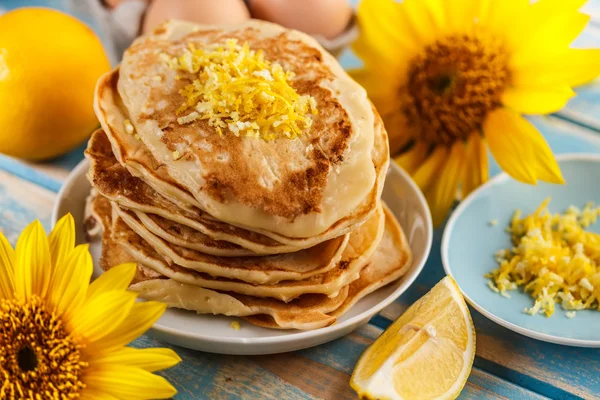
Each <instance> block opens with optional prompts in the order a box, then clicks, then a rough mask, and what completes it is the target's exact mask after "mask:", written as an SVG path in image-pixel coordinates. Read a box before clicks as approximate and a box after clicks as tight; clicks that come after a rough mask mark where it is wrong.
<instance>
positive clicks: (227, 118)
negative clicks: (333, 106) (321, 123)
mask: <svg viewBox="0 0 600 400" xmlns="http://www.w3.org/2000/svg"><path fill="white" fill-rule="evenodd" d="M161 59H162V60H163V62H165V63H166V64H167V65H168V66H169V67H170V68H172V69H174V70H177V71H185V72H188V73H192V74H197V78H196V79H194V80H193V81H192V82H191V83H190V84H188V85H186V86H185V87H184V88H183V89H181V91H180V94H181V95H182V96H183V97H185V102H184V103H183V104H182V105H181V107H179V109H178V110H177V113H178V114H183V113H185V114H184V115H182V116H181V117H179V118H178V119H177V122H178V123H179V124H181V125H184V124H189V123H192V122H194V121H197V120H208V124H209V125H210V126H212V127H215V129H216V131H217V132H218V133H219V134H220V135H223V134H225V132H226V131H228V132H230V133H233V134H234V135H235V136H238V137H239V136H249V137H260V138H262V139H264V140H273V139H275V138H278V137H287V138H290V139H294V138H296V137H297V136H299V135H301V134H302V132H303V131H304V130H306V129H308V128H310V126H311V124H312V119H311V118H310V114H317V105H316V101H315V99H314V98H313V97H312V96H309V95H302V96H301V95H299V94H298V92H297V91H296V90H295V89H294V88H293V87H292V86H291V85H290V81H291V80H292V79H293V78H294V73H293V72H291V71H285V70H284V69H283V67H282V66H281V64H279V63H276V62H270V61H269V60H266V59H265V56H264V53H263V51H262V50H258V51H254V50H251V49H250V47H249V45H248V43H247V42H246V43H244V44H243V45H242V46H240V45H239V44H238V42H237V40H236V39H228V40H227V41H225V43H217V44H212V45H209V46H207V47H205V48H196V47H195V46H194V45H193V44H190V45H189V48H188V49H185V50H184V52H183V54H182V55H181V56H179V57H170V56H169V55H167V54H161ZM190 109H192V110H191V112H190V111H189V110H190Z"/></svg>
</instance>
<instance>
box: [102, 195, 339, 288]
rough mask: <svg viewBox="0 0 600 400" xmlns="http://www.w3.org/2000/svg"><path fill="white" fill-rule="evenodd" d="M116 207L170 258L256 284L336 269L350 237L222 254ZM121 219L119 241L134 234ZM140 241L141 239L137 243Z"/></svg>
mask: <svg viewBox="0 0 600 400" xmlns="http://www.w3.org/2000/svg"><path fill="white" fill-rule="evenodd" d="M114 210H115V211H116V212H117V214H118V217H119V221H121V220H122V221H123V222H125V224H127V225H128V226H129V228H130V229H131V230H132V231H134V232H135V233H136V234H137V235H138V236H139V237H140V238H141V239H142V240H143V241H144V242H145V243H147V244H149V245H150V246H151V247H152V248H153V249H154V251H156V252H157V253H158V254H160V255H161V256H162V257H163V258H165V259H166V260H169V261H170V262H172V263H174V264H178V265H180V266H182V267H184V268H187V269H190V270H193V271H198V272H203V273H207V274H209V275H211V276H216V277H221V278H229V279H239V280H242V281H244V282H249V283H255V284H267V283H277V282H280V281H283V280H300V279H306V278H308V277H310V276H313V275H317V274H321V273H324V272H327V271H329V270H331V269H333V268H334V267H335V266H336V265H337V262H338V261H339V260H340V258H341V256H342V252H343V251H344V248H345V247H346V245H347V244H348V238H349V236H350V235H344V236H341V237H339V238H335V239H331V240H328V241H326V242H323V243H319V244H318V245H316V246H313V247H310V248H308V249H304V250H300V251H297V252H294V253H285V254H276V255H269V256H258V257H219V256H211V255H209V254H205V253H201V252H199V251H196V250H191V249H186V248H184V247H181V246H176V245H174V244H171V243H168V242H166V241H164V240H163V239H161V238H159V237H158V236H156V235H153V234H152V233H150V232H149V231H148V230H146V229H145V228H144V226H143V224H141V222H140V221H139V219H137V217H136V216H135V214H134V213H132V212H131V211H127V210H124V209H122V208H119V207H115V208H114ZM119 221H118V222H119ZM118 222H116V223H115V227H114V232H113V236H114V237H115V239H116V240H119V241H121V240H122V241H125V240H127V239H128V238H130V235H129V234H128V233H127V232H125V230H124V229H122V226H121V224H119V223H118ZM116 225H118V227H117V226H116ZM138 244H139V240H137V241H136V242H135V244H133V245H138Z"/></svg>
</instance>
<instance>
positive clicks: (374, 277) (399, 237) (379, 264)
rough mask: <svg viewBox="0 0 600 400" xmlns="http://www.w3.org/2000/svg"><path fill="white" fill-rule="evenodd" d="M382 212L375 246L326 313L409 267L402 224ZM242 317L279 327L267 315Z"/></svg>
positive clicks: (340, 312)
mask: <svg viewBox="0 0 600 400" xmlns="http://www.w3.org/2000/svg"><path fill="white" fill-rule="evenodd" d="M384 214H385V230H384V232H383V236H382V238H381V240H380V241H379V244H378V245H377V249H376V250H375V252H374V253H373V255H371V256H370V258H369V261H368V263H367V264H366V266H365V267H364V268H362V269H361V271H360V277H359V278H358V279H357V280H354V281H353V282H352V283H350V285H349V286H348V295H347V297H346V299H345V300H344V302H343V303H342V304H341V305H340V306H339V307H337V308H336V309H335V310H333V311H331V312H330V313H329V314H330V315H332V316H334V317H336V318H339V317H340V316H341V315H343V314H345V313H346V312H347V311H348V310H349V309H350V308H351V307H352V306H353V305H355V304H356V303H357V302H358V301H359V300H360V299H362V298H363V297H365V296H366V295H368V294H369V293H372V292H374V291H375V290H377V289H379V288H381V287H383V286H385V285H387V284H389V283H391V282H393V281H395V280H397V279H399V278H400V277H402V276H403V275H404V273H405V272H406V270H407V269H408V268H410V266H411V263H412V253H411V250H410V247H409V246H408V243H407V241H406V237H405V236H404V232H403V231H402V227H401V226H400V224H399V223H398V221H397V220H396V217H395V216H394V215H393V214H392V212H391V211H390V210H389V209H388V208H387V207H386V206H385V205H384ZM244 319H246V320H247V321H249V322H251V323H253V324H254V325H258V326H262V327H264V328H272V329H281V326H280V325H279V324H278V322H277V321H275V320H274V319H273V318H272V317H271V316H269V315H252V316H248V317H245V318H244Z"/></svg>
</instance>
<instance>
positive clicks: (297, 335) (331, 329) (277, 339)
mask: <svg viewBox="0 0 600 400" xmlns="http://www.w3.org/2000/svg"><path fill="white" fill-rule="evenodd" d="M87 169H89V161H88V160H87V159H85V158H84V159H83V160H82V161H80V163H79V164H78V165H77V166H76V167H75V168H74V169H73V170H72V171H71V172H70V173H69V175H68V176H67V178H66V179H65V181H64V183H63V185H62V187H61V188H60V190H59V192H58V193H57V195H56V199H55V202H54V205H53V208H52V217H51V225H52V227H54V225H55V224H56V222H57V220H58V212H59V204H60V203H61V202H62V199H63V198H64V197H65V195H66V193H67V191H68V190H71V187H72V186H73V182H74V181H75V179H77V178H78V177H79V176H80V175H82V174H85V171H87ZM392 170H393V171H394V172H393V173H396V174H399V175H400V176H401V177H402V178H403V179H404V180H405V181H406V183H407V184H408V185H409V186H410V187H411V189H412V190H413V191H414V193H415V195H416V198H417V199H418V202H419V203H420V204H421V205H422V206H423V210H424V211H425V212H424V216H425V234H426V235H425V236H426V237H425V246H424V253H423V254H424V256H423V257H422V258H421V260H419V261H418V264H415V265H413V266H412V267H411V271H409V273H408V274H407V275H405V276H404V279H403V280H402V282H401V283H400V285H399V286H398V287H397V288H396V290H394V291H393V292H392V293H390V294H389V295H388V296H387V297H386V298H384V299H383V300H382V301H380V302H379V303H377V304H375V305H374V306H372V307H370V308H368V309H367V310H365V311H363V312H361V313H360V314H358V315H355V316H353V317H351V318H349V319H347V320H345V321H342V322H340V323H335V324H333V325H330V326H327V327H324V328H319V329H314V330H307V331H296V332H294V333H290V334H287V335H280V336H267V337H251V338H247V337H244V338H241V337H218V336H206V335H202V334H197V333H193V332H182V331H180V330H178V329H176V328H171V327H169V326H167V325H161V324H158V323H155V324H154V325H153V326H152V328H151V330H152V331H154V332H156V333H160V334H163V335H169V336H173V337H177V338H180V339H185V340H193V341H201V342H203V343H205V344H219V345H221V346H227V345H232V346H251V345H265V344H272V345H285V344H288V345H291V344H293V343H297V342H301V341H303V340H310V339H317V338H322V337H329V338H332V337H333V338H337V337H340V336H341V335H339V336H336V334H337V333H339V332H344V331H345V330H350V331H351V330H353V328H352V327H353V326H356V327H357V326H358V325H359V324H360V323H361V322H362V321H364V320H365V319H369V318H372V317H373V316H374V315H376V314H377V313H379V312H380V311H381V310H382V309H384V308H385V307H387V306H388V305H390V304H391V303H392V302H394V301H395V300H397V299H398V297H400V296H401V295H402V294H403V293H404V292H405V291H406V290H407V289H408V288H409V287H410V286H411V285H412V284H413V283H414V281H415V280H416V279H417V277H418V276H419V275H420V274H421V272H422V271H423V268H424V267H425V264H426V262H427V260H428V259H429V256H430V254H431V248H432V245H433V222H432V217H431V211H430V210H429V206H428V204H427V200H426V199H425V196H424V195H423V193H422V191H421V190H420V188H419V187H418V186H417V184H416V183H415V182H414V180H413V179H412V178H411V177H410V175H409V174H408V173H407V172H406V171H404V170H403V169H402V168H400V167H399V166H397V165H396V164H395V163H393V162H392V163H390V167H389V170H388V174H389V173H390V172H391V171H392ZM415 261H416V260H413V262H415ZM329 340H333V339H326V341H329ZM169 342H171V341H169ZM312 346H313V345H309V346H301V347H299V348H306V347H312ZM283 351H291V350H283ZM230 354H232V353H230ZM235 354H246V353H239V352H236V353H235ZM252 354H254V353H252ZM256 354H263V353H256Z"/></svg>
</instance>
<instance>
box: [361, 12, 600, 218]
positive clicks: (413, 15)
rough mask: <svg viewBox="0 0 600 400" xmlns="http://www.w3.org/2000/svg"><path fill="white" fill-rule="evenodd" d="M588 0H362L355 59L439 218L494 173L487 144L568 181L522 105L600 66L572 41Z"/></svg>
mask: <svg viewBox="0 0 600 400" xmlns="http://www.w3.org/2000/svg"><path fill="white" fill-rule="evenodd" d="M584 2H585V1H583V0H540V1H538V2H536V3H534V4H530V2H529V0H452V1H447V0H404V1H403V2H402V3H398V2H396V1H394V0H363V1H362V2H361V3H360V5H359V8H358V22H359V26H360V28H361V34H360V36H359V38H358V39H357V41H356V42H355V43H354V45H353V49H354V51H355V53H356V54H357V55H358V56H359V57H360V58H361V59H362V61H363V63H364V67H363V68H362V69H361V70H358V71H353V76H354V78H355V79H356V80H357V81H358V82H359V83H361V84H362V85H363V86H364V87H365V88H366V90H367V92H368V93H369V96H370V97H371V99H372V100H373V102H374V103H375V105H376V107H377V110H378V111H379V113H380V114H381V115H382V117H383V119H384V122H385V125H386V128H387V130H388V133H389V136H390V143H391V149H392V151H393V153H398V155H397V156H396V157H395V160H396V162H397V163H398V164H399V165H400V166H402V167H403V168H404V169H405V170H406V171H408V172H409V173H410V174H411V175H412V176H413V178H414V180H415V181H416V182H417V184H418V185H419V186H420V187H421V189H422V190H423V192H424V193H425V195H426V197H427V199H428V202H429V205H430V208H431V211H432V215H433V219H434V222H435V223H436V224H439V223H441V222H443V220H444V218H445V216H446V214H447V213H448V211H449V209H450V207H451V206H452V204H453V202H454V200H455V199H456V197H457V193H458V189H459V188H460V189H461V193H462V195H463V196H466V195H467V194H469V193H470V192H471V191H473V190H474V189H475V188H476V187H478V186H479V185H481V184H482V183H484V182H485V181H486V180H487V179H488V153H487V149H488V148H489V150H490V151H491V153H492V155H493V157H494V158H495V160H496V161H497V163H498V164H499V165H500V167H501V168H502V169H503V170H504V171H506V172H507V173H508V174H509V175H510V176H512V177H513V178H515V179H517V180H519V181H521V182H525V183H529V184H536V183H537V181H538V180H541V181H546V182H551V183H564V181H563V177H562V175H561V172H560V169H559V167H558V164H557V163H556V160H555V159H554V156H553V155H552V151H551V150H550V147H549V146H548V144H547V143H546V141H545V140H544V138H543V137H542V135H541V134H540V133H539V132H538V131H537V130H536V129H535V127H534V126H533V125H532V124H531V123H530V122H528V121H527V120H526V119H525V118H524V117H523V116H522V115H521V114H547V113H552V112H555V111H557V110H559V109H561V108H562V107H563V106H564V105H565V104H566V102H567V101H568V100H569V99H570V98H571V97H572V96H574V92H573V90H572V89H571V87H572V86H574V85H578V84H581V83H585V82H587V81H589V80H591V79H593V78H595V77H596V76H597V75H598V74H599V73H600V51H599V50H597V49H590V50H581V49H572V48H569V45H570V43H571V42H572V41H573V40H574V39H575V38H576V37H577V36H578V35H579V33H580V32H581V31H582V30H583V28H584V27H585V26H586V24H587V22H588V20H589V16H587V15H584V14H582V13H580V12H579V11H578V8H579V7H580V6H581V5H582V4H583V3H584Z"/></svg>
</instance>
